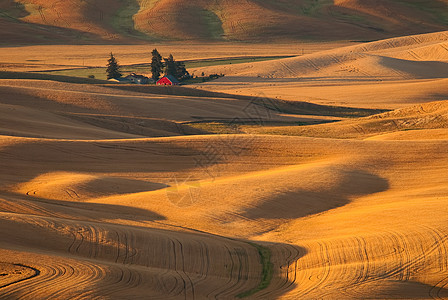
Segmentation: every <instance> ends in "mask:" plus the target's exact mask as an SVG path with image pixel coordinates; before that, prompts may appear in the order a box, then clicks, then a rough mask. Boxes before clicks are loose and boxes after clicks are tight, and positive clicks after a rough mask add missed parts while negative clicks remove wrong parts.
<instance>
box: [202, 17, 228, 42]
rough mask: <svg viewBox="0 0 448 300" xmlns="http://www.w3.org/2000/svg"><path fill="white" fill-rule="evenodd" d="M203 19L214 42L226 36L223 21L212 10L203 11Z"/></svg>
mask: <svg viewBox="0 0 448 300" xmlns="http://www.w3.org/2000/svg"><path fill="white" fill-rule="evenodd" d="M201 19H202V21H203V22H204V23H205V24H206V27H204V28H207V31H208V35H209V37H210V38H212V39H214V40H220V39H222V37H223V36H224V29H223V28H222V22H221V19H220V18H219V17H218V16H217V15H216V14H215V13H214V12H213V11H211V10H203V11H201Z"/></svg>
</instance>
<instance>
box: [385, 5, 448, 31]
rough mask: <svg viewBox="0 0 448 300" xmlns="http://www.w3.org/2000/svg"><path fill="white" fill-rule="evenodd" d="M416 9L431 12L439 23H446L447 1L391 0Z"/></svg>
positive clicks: (447, 21)
mask: <svg viewBox="0 0 448 300" xmlns="http://www.w3.org/2000/svg"><path fill="white" fill-rule="evenodd" d="M393 1H395V2H398V3H401V4H403V5H406V6H408V7H411V8H415V9H417V10H418V11H423V12H426V13H429V14H431V15H432V16H433V17H434V20H435V21H436V22H438V23H440V24H443V25H448V3H447V2H446V1H440V0H433V1H428V0H393Z"/></svg>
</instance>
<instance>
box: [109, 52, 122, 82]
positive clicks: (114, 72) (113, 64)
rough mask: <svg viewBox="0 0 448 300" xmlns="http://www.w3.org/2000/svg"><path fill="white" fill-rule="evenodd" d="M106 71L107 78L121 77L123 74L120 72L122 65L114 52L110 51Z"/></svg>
mask: <svg viewBox="0 0 448 300" xmlns="http://www.w3.org/2000/svg"><path fill="white" fill-rule="evenodd" d="M106 73H107V79H111V78H120V77H121V76H122V74H121V73H120V65H119V64H118V62H117V60H116V59H115V57H114V55H113V54H112V52H111V53H110V58H109V60H108V61H107V69H106Z"/></svg>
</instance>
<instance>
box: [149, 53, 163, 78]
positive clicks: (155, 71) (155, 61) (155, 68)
mask: <svg viewBox="0 0 448 300" xmlns="http://www.w3.org/2000/svg"><path fill="white" fill-rule="evenodd" d="M151 54H152V60H151V73H152V79H154V80H159V78H160V74H161V73H162V71H163V63H162V56H161V55H160V53H159V51H157V49H154V50H152V53H151Z"/></svg>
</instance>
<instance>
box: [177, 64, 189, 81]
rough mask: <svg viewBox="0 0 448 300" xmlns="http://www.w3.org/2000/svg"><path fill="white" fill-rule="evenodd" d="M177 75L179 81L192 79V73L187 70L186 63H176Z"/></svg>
mask: <svg viewBox="0 0 448 300" xmlns="http://www.w3.org/2000/svg"><path fill="white" fill-rule="evenodd" d="M175 64H176V74H177V79H178V80H179V81H182V80H184V79H188V78H190V77H191V76H190V73H188V71H187V69H186V68H185V63H184V62H182V61H176V62H175Z"/></svg>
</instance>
